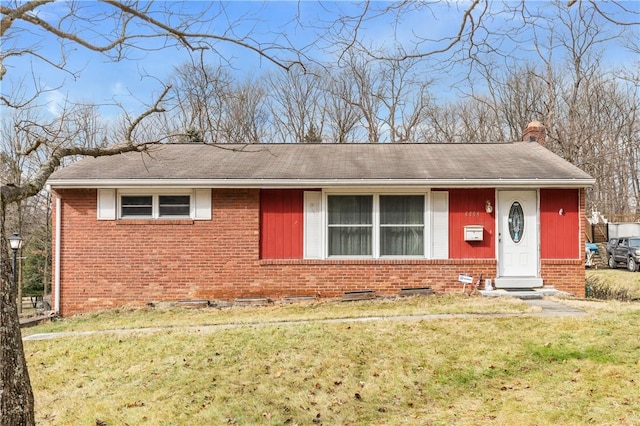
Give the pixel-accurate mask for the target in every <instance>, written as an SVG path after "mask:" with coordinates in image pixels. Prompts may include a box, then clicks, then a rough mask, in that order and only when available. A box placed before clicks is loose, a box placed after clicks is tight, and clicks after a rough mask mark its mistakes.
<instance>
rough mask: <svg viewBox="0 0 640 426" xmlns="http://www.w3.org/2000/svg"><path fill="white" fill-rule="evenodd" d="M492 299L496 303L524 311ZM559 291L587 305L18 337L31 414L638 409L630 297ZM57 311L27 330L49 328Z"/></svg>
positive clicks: (259, 310) (338, 414) (216, 419)
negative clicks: (557, 313)
mask: <svg viewBox="0 0 640 426" xmlns="http://www.w3.org/2000/svg"><path fill="white" fill-rule="evenodd" d="M427 299H428V301H427ZM439 300H440V301H441V302H442V303H441V305H440V306H439V308H435V307H434V306H435V305H438V301H439ZM485 300H486V299H481V298H467V297H459V296H457V297H452V296H446V297H442V298H440V297H426V298H412V299H408V300H399V301H393V302H390V301H376V302H355V303H354V302H351V303H340V302H327V303H321V304H318V305H317V306H315V305H314V306H313V308H312V309H309V306H306V307H293V306H292V307H290V308H289V309H291V310H292V311H293V310H300V311H299V312H298V313H297V314H296V319H298V320H299V319H303V317H304V316H305V314H304V312H303V311H307V312H308V315H309V316H310V317H312V318H316V317H331V316H335V312H336V311H338V312H341V316H343V317H347V316H352V317H353V316H364V315H369V314H373V315H376V313H379V312H380V311H381V310H383V311H384V312H385V315H386V316H392V315H395V314H398V315H404V313H405V312H406V311H407V310H409V311H413V312H414V313H417V312H415V310H416V306H417V305H422V304H425V307H424V308H423V312H422V313H428V312H429V309H428V308H426V306H427V305H431V306H432V308H431V309H433V310H434V311H438V312H440V313H443V312H446V311H450V312H454V313H460V312H461V311H465V310H468V309H469V308H468V307H469V303H470V302H475V303H477V304H478V305H479V306H483V305H484V304H485V303H487V304H489V303H490V304H495V303H498V304H499V303H500V301H499V300H498V301H496V300H493V301H486V302H485ZM500 300H502V301H503V302H504V303H505V304H504V305H505V307H506V310H507V311H513V310H514V307H516V309H515V312H517V311H520V312H523V311H526V310H527V309H526V305H524V304H523V303H522V302H514V301H509V302H506V301H505V300H504V299H500ZM571 304H572V305H573V306H577V307H580V306H583V307H584V308H585V309H586V310H587V311H588V312H590V313H589V315H585V316H581V317H521V316H512V317H499V318H496V317H485V316H475V315H471V316H469V317H464V318H461V317H444V318H439V319H433V318H432V319H422V320H416V319H413V320H411V319H409V320H407V319H405V320H400V319H394V320H378V321H367V322H345V323H314V322H309V323H305V322H294V323H284V324H278V325H258V324H253V325H250V324H244V325H239V326H233V327H229V328H205V327H202V328H197V327H196V328H192V327H188V328H182V327H179V326H176V327H172V328H166V329H161V330H159V331H157V332H153V333H139V332H135V331H131V332H129V333H125V334H100V335H97V334H96V335H84V336H74V337H64V338H59V339H55V340H41V341H25V351H26V355H27V360H28V363H29V368H30V375H31V379H32V383H33V387H34V392H35V398H36V416H37V420H38V423H39V424H51V425H95V424H105V425H125V424H136V425H138V424H150V425H169V424H171V425H175V424H189V425H198V424H207V425H208V424H252V425H253V424H271V425H282V424H291V425H294V424H299V425H306V424H327V425H329V424H330V425H334V424H353V425H358V424H363V425H369V424H389V425H394V424H403V425H404V424H415V425H425V424H469V425H471V424H473V425H478V424H480V425H481V424H487V425H489V424H491V425H493V424H520V425H527V424H530V425H533V424H538V425H544V424H576V425H577V424H639V423H640V392H638V386H639V385H638V367H639V366H640V340H639V339H637V338H636V337H637V335H636V334H634V333H637V330H638V329H640V305H638V304H629V303H626V304H625V303H619V302H587V301H585V302H582V301H578V300H573V301H572V302H571ZM484 306H488V305H484ZM302 308H305V309H302ZM281 309H284V308H276V307H267V308H265V307H256V308H240V309H236V308H233V309H229V312H223V311H218V310H202V311H198V310H175V309H173V310H170V315H167V316H165V317H164V319H163V320H162V321H164V324H163V325H165V326H167V325H171V324H170V322H171V321H170V320H169V317H173V318H174V320H173V322H174V323H175V325H180V324H182V323H183V322H184V321H183V320H182V319H180V317H181V315H180V311H181V312H182V314H183V315H184V316H185V317H187V318H188V317H191V320H193V319H194V318H201V316H204V315H208V316H209V321H206V322H211V323H212V322H217V320H218V318H217V316H218V315H222V316H223V317H224V320H223V321H220V322H223V323H235V322H242V321H246V319H247V318H252V322H253V321H273V320H281V319H282V312H279V311H280V310H281ZM481 309H482V308H481ZM234 311H235V312H234ZM349 312H351V314H349ZM235 315H238V317H235ZM115 316H117V315H116V314H114V313H102V314H100V315H95V316H94V315H87V316H82V317H78V318H73V319H70V320H68V324H69V325H70V327H68V328H73V329H87V328H96V329H107V328H111V327H112V325H113V324H114V322H117V321H116V320H114V319H113V317H115ZM124 316H125V318H126V321H127V322H128V323H131V324H147V325H148V324H149V319H154V320H158V318H159V317H162V314H161V311H155V312H151V311H150V310H148V309H141V310H127V311H126V313H125V315H124ZM100 318H104V321H105V322H106V324H101V320H100ZM158 321H159V320H158ZM66 322H67V320H63V321H60V322H59V323H57V324H53V325H47V326H40V327H36V328H33V329H30V330H29V332H30V333H34V332H35V333H38V332H44V331H51V327H57V328H58V329H59V330H63V329H65V328H67V327H65V326H64V324H65V323H66ZM85 322H86V324H85Z"/></svg>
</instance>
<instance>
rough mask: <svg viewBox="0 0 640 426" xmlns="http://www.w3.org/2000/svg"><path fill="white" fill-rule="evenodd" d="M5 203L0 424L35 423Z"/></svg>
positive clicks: (0, 207)
mask: <svg viewBox="0 0 640 426" xmlns="http://www.w3.org/2000/svg"><path fill="white" fill-rule="evenodd" d="M5 212H6V210H5V205H4V200H2V201H0V426H17V425H20V426H23V425H24V426H30V425H35V416H34V410H33V408H34V407H33V392H32V390H31V382H30V381H29V372H28V371H27V361H26V359H25V357H24V349H23V347H22V335H21V333H20V321H19V317H18V305H17V296H18V289H17V288H16V286H15V285H14V283H13V280H12V270H11V261H10V254H9V248H8V242H7V239H6V233H5Z"/></svg>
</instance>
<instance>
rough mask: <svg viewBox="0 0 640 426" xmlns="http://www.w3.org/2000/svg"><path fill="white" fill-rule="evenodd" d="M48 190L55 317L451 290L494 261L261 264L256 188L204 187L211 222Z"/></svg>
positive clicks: (491, 269) (570, 270) (576, 280)
mask: <svg viewBox="0 0 640 426" xmlns="http://www.w3.org/2000/svg"><path fill="white" fill-rule="evenodd" d="M57 193H58V194H59V195H60V196H61V197H62V204H61V209H62V210H61V221H62V224H61V226H62V238H61V253H60V255H61V271H60V273H61V294H60V296H61V312H60V313H61V314H62V315H72V314H75V313H81V312H89V311H95V310H99V309H105V308H113V307H116V306H121V305H144V304H145V303H148V302H151V301H178V300H194V299H207V300H234V299H236V298H239V297H256V296H261V297H269V298H271V299H279V298H282V297H285V296H301V295H313V296H321V297H337V296H341V295H342V292H344V291H353V290H375V291H376V292H377V294H378V295H395V294H397V293H398V290H399V289H400V288H404V287H424V286H429V287H431V288H432V289H434V290H435V291H460V290H461V284H460V283H458V281H457V279H458V274H460V273H466V274H470V275H474V276H476V277H477V276H478V275H479V274H483V275H484V277H485V278H495V273H496V261H495V259H450V260H299V259H298V260H295V259H294V260H277V259H275V260H261V259H260V253H259V250H260V235H259V229H260V227H259V219H260V217H259V205H260V191H259V190H258V189H219V190H213V191H212V206H213V216H212V220H210V221H207V220H204V221H198V220H120V221H98V220H97V219H96V204H97V201H96V199H97V193H96V190H58V191H57ZM581 203H582V206H584V196H583V195H582V196H581ZM581 216H582V217H583V216H584V215H581ZM54 221H55V218H54ZM54 223H55V222H54ZM582 226H584V224H582ZM581 234H582V233H581ZM54 235H55V234H54ZM582 246H584V240H582ZM582 251H583V252H582V255H583V256H584V248H583V249H582ZM556 262H560V263H559V264H556V263H544V262H543V265H542V272H543V278H544V279H545V283H547V275H549V279H550V280H551V282H549V284H552V285H555V286H556V288H559V289H565V286H564V284H563V282H564V281H561V280H560V278H562V275H561V274H564V275H565V276H567V275H569V274H571V277H568V278H569V281H570V283H571V284H570V286H569V287H570V288H566V289H567V290H568V291H572V290H570V289H574V288H575V291H574V292H575V293H577V294H582V295H584V265H583V264H582V263H580V261H578V260H574V261H569V263H567V262H568V261H556ZM572 262H575V264H574V263H572ZM556 275H557V276H558V280H559V281H558V282H557V283H556V281H555V280H556V278H555V277H556ZM566 278H567V277H566ZM580 279H581V280H582V281H581V283H580Z"/></svg>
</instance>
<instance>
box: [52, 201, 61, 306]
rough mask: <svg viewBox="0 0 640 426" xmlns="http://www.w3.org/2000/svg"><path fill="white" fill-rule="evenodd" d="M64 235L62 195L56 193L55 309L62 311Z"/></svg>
mask: <svg viewBox="0 0 640 426" xmlns="http://www.w3.org/2000/svg"><path fill="white" fill-rule="evenodd" d="M61 235H62V197H60V195H58V194H57V193H56V245H55V248H54V259H55V260H54V262H55V269H54V273H53V285H54V289H55V290H54V294H55V298H54V302H53V310H54V312H55V313H57V314H59V313H60V237H61Z"/></svg>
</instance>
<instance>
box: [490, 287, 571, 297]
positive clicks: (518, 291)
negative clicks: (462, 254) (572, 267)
mask: <svg viewBox="0 0 640 426" xmlns="http://www.w3.org/2000/svg"><path fill="white" fill-rule="evenodd" d="M480 294H481V295H483V296H485V297H498V296H510V297H516V298H518V299H523V300H526V299H542V298H543V297H544V296H553V295H557V294H563V292H561V291H560V290H556V289H555V288H554V287H540V288H500V289H496V290H480Z"/></svg>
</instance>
